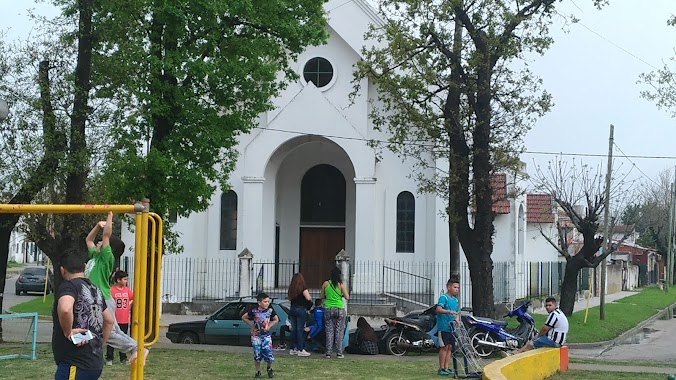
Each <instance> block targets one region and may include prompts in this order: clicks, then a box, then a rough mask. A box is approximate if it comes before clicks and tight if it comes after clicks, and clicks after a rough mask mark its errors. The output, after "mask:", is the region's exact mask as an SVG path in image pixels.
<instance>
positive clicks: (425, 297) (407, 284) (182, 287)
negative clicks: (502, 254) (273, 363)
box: [121, 255, 590, 308]
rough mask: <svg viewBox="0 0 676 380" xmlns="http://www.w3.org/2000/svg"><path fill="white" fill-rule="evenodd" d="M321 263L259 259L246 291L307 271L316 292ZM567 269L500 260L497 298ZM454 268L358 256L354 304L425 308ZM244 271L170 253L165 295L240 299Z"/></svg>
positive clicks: (467, 289)
mask: <svg viewBox="0 0 676 380" xmlns="http://www.w3.org/2000/svg"><path fill="white" fill-rule="evenodd" d="M322 264H324V265H318V264H312V263H302V264H301V263H299V262H294V261H289V262H278V263H275V262H265V261H254V262H253V263H252V264H251V269H250V273H248V277H249V282H248V283H249V284H250V289H248V291H247V292H246V293H247V294H253V293H255V292H257V291H266V292H268V293H269V294H271V295H274V296H275V297H284V294H285V293H286V289H287V288H288V285H289V282H290V280H291V277H292V276H293V274H294V273H296V272H298V271H300V272H301V273H304V274H306V273H308V274H306V278H310V279H313V280H312V281H310V282H308V286H309V287H310V290H311V291H312V293H313V294H314V295H317V294H319V286H320V284H321V281H323V280H324V279H325V278H323V277H321V278H320V277H319V276H318V275H317V273H318V272H321V271H324V270H325V269H326V268H325V267H326V266H327V264H326V263H322ZM329 264H330V263H329ZM121 266H122V269H124V270H126V271H127V272H129V273H130V279H133V259H132V258H130V257H125V258H124V259H123V261H122V263H121ZM564 268H565V263H564V262H519V263H511V262H495V263H493V291H494V292H493V298H494V302H496V303H510V302H514V301H515V300H518V299H533V298H539V299H542V298H545V297H547V296H550V295H556V294H558V293H559V291H560V287H561V282H562V281H563V273H564ZM450 272H451V271H450V265H449V264H448V263H434V262H402V261H396V262H392V261H356V262H351V263H350V275H349V276H345V277H346V279H348V281H349V287H350V292H351V303H361V304H395V305H397V306H399V307H406V308H420V307H424V306H426V305H432V304H434V303H435V302H436V300H437V298H438V297H439V296H440V294H441V293H442V292H444V291H445V289H446V281H447V280H448V278H449V277H450ZM240 275H241V273H240V261H239V260H238V259H199V258H190V257H181V256H170V255H167V256H164V258H163V264H162V290H161V294H162V300H163V302H170V303H175V302H194V301H215V300H228V299H233V298H237V297H239V296H240V291H239V287H240ZM589 278H590V271H589V270H587V269H585V270H583V271H582V272H581V273H580V276H579V278H578V289H579V290H580V291H583V290H586V289H589ZM318 279H319V280H321V281H317V280H318ZM460 279H461V290H460V300H461V305H462V306H471V303H472V283H471V277H470V274H469V268H468V266H467V264H466V263H463V264H462V266H461V268H460Z"/></svg>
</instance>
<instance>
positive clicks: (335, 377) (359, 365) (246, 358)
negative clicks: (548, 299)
mask: <svg viewBox="0 0 676 380" xmlns="http://www.w3.org/2000/svg"><path fill="white" fill-rule="evenodd" d="M9 350H11V349H9ZM0 351H7V350H3V348H2V346H1V345H0ZM151 352H152V353H151V356H150V358H149V360H148V366H147V367H146V369H145V376H144V378H145V379H148V380H153V379H154V380H165V379H190V380H192V379H205V380H206V379H249V378H253V375H254V364H253V354H232V353H224V352H213V351H193V350H190V351H188V350H166V349H164V350H163V349H153V350H152V351H151ZM263 365H264V366H265V364H263ZM129 368H130V367H129V366H126V365H122V364H117V363H115V365H113V366H104V370H103V375H102V376H101V379H103V380H112V379H115V380H119V379H128V378H129ZM263 368H265V367H263ZM273 368H274V369H275V372H276V376H275V378H276V379H294V380H295V379H332V380H341V379H379V380H385V379H388V380H389V379H393V380H397V379H402V380H403V379H437V378H439V376H438V375H437V374H436V370H437V360H436V357H429V358H422V359H421V360H416V361H403V360H392V359H391V358H380V359H373V358H368V359H364V358H361V359H350V358H349V357H348V358H346V359H342V360H340V359H332V360H327V359H324V358H323V357H322V356H319V355H313V356H311V357H309V358H299V357H293V356H289V355H288V354H278V355H277V361H276V363H275V364H274V365H273ZM55 370H56V366H55V364H54V360H53V357H52V352H51V348H50V347H49V346H47V345H40V346H39V353H38V360H36V361H30V360H26V359H12V360H0V379H40V380H42V379H49V378H50V377H51V378H54V371H55ZM264 377H265V378H267V376H264Z"/></svg>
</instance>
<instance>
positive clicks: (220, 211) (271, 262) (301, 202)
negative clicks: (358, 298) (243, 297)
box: [123, 0, 525, 299]
mask: <svg viewBox="0 0 676 380" xmlns="http://www.w3.org/2000/svg"><path fill="white" fill-rule="evenodd" d="M325 9H327V10H328V11H329V35H330V36H329V39H328V42H327V43H326V44H325V45H322V46H314V47H308V48H307V50H306V51H305V52H304V53H302V54H301V55H300V56H299V57H298V62H297V63H296V67H297V68H298V72H299V74H300V80H299V81H297V82H296V83H291V84H290V85H289V86H288V88H286V89H285V90H284V91H283V92H282V93H281V94H280V95H279V97H277V98H276V99H275V100H274V104H275V105H276V107H275V109H274V110H272V111H269V112H267V113H265V114H262V115H260V118H259V121H258V126H257V127H256V128H255V129H253V130H252V132H251V133H250V134H247V135H243V136H240V138H239V148H238V150H239V152H240V156H239V159H238V161H237V166H236V169H235V171H234V172H233V173H232V175H231V179H230V190H227V191H222V190H220V189H219V190H217V191H216V192H215V194H214V196H213V198H212V199H211V207H210V208H209V209H208V210H206V211H205V212H201V213H197V214H194V215H191V216H190V217H189V218H186V219H179V220H178V221H177V223H176V224H175V229H176V230H177V231H178V232H179V233H180V234H181V244H182V245H183V247H184V253H183V254H182V255H181V258H193V259H198V260H202V263H203V264H201V265H194V262H195V261H194V260H193V264H190V265H188V264H185V265H184V264H177V265H173V264H172V263H171V260H173V258H171V257H166V261H167V265H165V271H164V277H165V281H164V290H163V294H165V295H167V298H171V297H170V296H173V297H174V298H173V299H177V298H178V299H183V298H185V297H178V296H176V294H177V293H179V290H171V289H175V287H177V286H179V285H177V284H191V285H180V286H188V287H190V294H191V297H193V298H195V297H203V298H224V297H232V296H236V295H238V293H237V291H238V288H237V284H238V282H237V281H236V280H234V281H233V279H232V278H233V276H234V277H236V275H237V266H236V265H225V267H227V268H226V269H223V268H222V266H221V265H220V264H216V263H217V262H222V261H223V260H226V261H227V260H232V262H236V261H237V255H238V254H239V253H240V252H241V251H242V250H244V249H245V248H246V249H248V250H249V251H251V253H253V255H254V259H253V262H254V269H253V273H254V277H256V276H257V275H258V274H260V273H261V269H260V268H263V269H262V271H263V275H262V276H261V277H262V280H263V288H264V289H271V288H276V289H282V288H285V287H286V285H287V284H288V282H289V280H290V279H291V275H292V274H293V273H294V272H296V271H300V272H302V273H303V274H304V276H305V278H306V281H307V283H308V286H309V287H311V288H315V289H316V288H318V287H319V286H320V285H321V283H322V282H323V281H324V280H326V279H327V278H328V274H329V270H330V269H331V268H332V267H333V265H334V264H335V262H334V258H335V256H336V254H337V253H338V252H339V251H341V250H343V249H344V250H345V252H346V253H347V255H348V256H349V257H350V260H351V262H352V264H353V266H352V270H351V272H352V273H351V282H352V287H353V291H354V292H357V293H358V292H364V293H367V292H376V291H377V292H383V291H384V290H388V289H390V288H401V287H410V286H411V285H410V284H411V283H415V286H414V287H415V289H412V290H407V291H402V293H412V292H418V291H419V290H418V286H420V287H421V288H424V289H430V290H429V291H431V292H433V294H436V295H438V292H439V290H441V289H442V288H443V287H444V285H443V284H445V281H446V280H447V279H448V273H449V271H448V270H449V268H448V265H447V264H445V263H448V262H449V243H448V225H447V222H446V220H445V219H444V218H443V216H442V214H443V210H444V207H445V206H444V202H443V201H442V200H441V199H440V198H438V197H437V196H436V195H434V194H428V193H421V192H419V191H418V186H417V183H416V181H415V180H414V179H413V178H411V177H412V176H411V174H412V173H414V167H413V163H412V162H406V161H402V159H400V158H399V157H397V156H396V155H394V154H392V153H391V152H389V151H386V150H385V151H382V152H376V151H375V150H374V149H372V148H370V147H369V146H368V144H367V142H368V140H370V139H380V140H382V139H384V138H385V136H384V135H383V134H382V133H381V132H378V131H375V130H374V128H373V125H372V123H371V121H370V119H369V117H368V114H369V111H370V109H371V105H370V101H372V100H374V99H376V97H377V96H376V94H377V89H376V88H375V87H374V86H373V84H372V83H368V81H367V80H364V81H363V83H362V86H361V90H360V92H359V94H358V95H357V97H356V98H355V99H354V103H351V101H350V99H349V98H348V95H349V94H350V92H352V91H353V84H352V79H353V76H352V71H353V66H354V65H355V64H356V63H357V62H358V61H359V60H360V59H361V56H360V51H361V49H362V46H363V45H365V44H366V43H367V42H366V41H364V39H363V35H364V33H365V32H366V31H367V28H368V25H369V24H380V23H381V21H380V20H379V18H378V16H377V14H376V12H375V11H374V10H373V9H372V8H371V7H370V6H369V5H368V4H367V2H366V1H364V0H353V1H350V2H345V1H344V0H331V1H328V2H327V3H326V5H325ZM377 153H380V154H377ZM503 183H504V182H503ZM504 202H507V203H508V204H510V202H511V204H512V207H511V209H509V210H508V211H507V213H506V214H505V215H500V217H499V218H498V219H504V222H501V220H498V221H497V224H496V225H497V226H498V228H499V229H500V231H499V232H498V234H497V235H498V236H499V238H498V240H497V241H496V252H500V254H499V256H500V257H502V256H504V260H509V259H510V258H512V257H513V256H514V253H516V252H521V256H522V257H523V249H524V247H523V244H524V237H525V228H524V223H525V219H524V218H525V216H524V215H525V214H524V213H525V210H524V206H523V205H525V201H524V200H514V199H506V200H504ZM519 205H521V206H519ZM503 214H504V213H503ZM519 215H521V216H520V217H521V222H519V221H518V218H519ZM124 233H125V236H123V239H124V240H125V241H127V242H131V241H133V237H132V236H131V234H129V233H128V232H126V231H125V232H124ZM519 233H520V234H522V235H524V236H521V237H519ZM519 244H520V245H521V246H519ZM499 259H500V258H499ZM175 260H178V259H175ZM369 263H380V264H373V265H371V264H369ZM382 263H397V266H396V268H395V267H394V266H392V267H390V266H387V265H385V264H382ZM430 263H431V265H423V264H430ZM219 268H220V269H219ZM388 268H389V269H388ZM187 277H189V278H187ZM213 281H216V282H218V285H217V286H214V285H210V283H211V282H213ZM402 284H403V285H402ZM418 284H419V285H418ZM385 288H388V289H385ZM254 289H255V288H254ZM463 289H464V287H463ZM184 291H185V289H183V290H181V291H180V292H184Z"/></svg>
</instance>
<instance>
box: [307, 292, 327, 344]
mask: <svg viewBox="0 0 676 380" xmlns="http://www.w3.org/2000/svg"><path fill="white" fill-rule="evenodd" d="M322 303H323V300H322V299H321V298H317V299H315V307H314V309H312V311H311V313H314V315H315V323H314V324H313V325H312V326H309V327H306V328H305V332H306V333H308V334H307V339H314V338H316V337H317V335H319V334H320V333H322V332H323V331H324V306H323V305H322Z"/></svg>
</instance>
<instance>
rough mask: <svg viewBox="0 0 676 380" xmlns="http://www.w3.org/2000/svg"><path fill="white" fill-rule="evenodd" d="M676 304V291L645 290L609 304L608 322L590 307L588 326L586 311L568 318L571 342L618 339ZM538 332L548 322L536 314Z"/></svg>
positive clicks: (544, 317) (597, 308) (607, 309)
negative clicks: (585, 316) (642, 322)
mask: <svg viewBox="0 0 676 380" xmlns="http://www.w3.org/2000/svg"><path fill="white" fill-rule="evenodd" d="M673 303H676V291H671V292H669V293H665V292H664V291H663V290H660V289H659V288H656V287H651V288H645V289H643V290H642V291H641V292H640V293H638V292H637V293H636V294H635V295H632V296H629V297H625V298H622V299H620V300H617V301H615V302H612V303H608V304H606V319H605V320H603V321H602V320H600V319H599V307H598V306H596V307H592V308H589V315H588V317H587V323H586V324H585V323H584V315H585V311H584V310H581V311H578V312H575V313H573V315H572V316H571V317H570V318H568V321H569V323H570V331H569V335H568V342H569V343H589V342H602V341H606V340H611V339H614V338H617V337H618V336H619V335H621V334H622V333H623V332H625V331H627V330H628V329H630V328H632V327H634V326H636V325H637V324H638V323H640V322H641V321H644V320H646V319H648V318H650V317H652V316H653V315H655V314H656V313H657V312H658V311H660V310H663V309H665V308H666V307H667V306H669V305H671V304H673ZM533 318H534V319H535V324H536V326H537V328H538V329H539V328H540V327H542V325H543V324H544V323H545V320H546V319H547V316H546V315H540V314H537V315H533Z"/></svg>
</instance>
